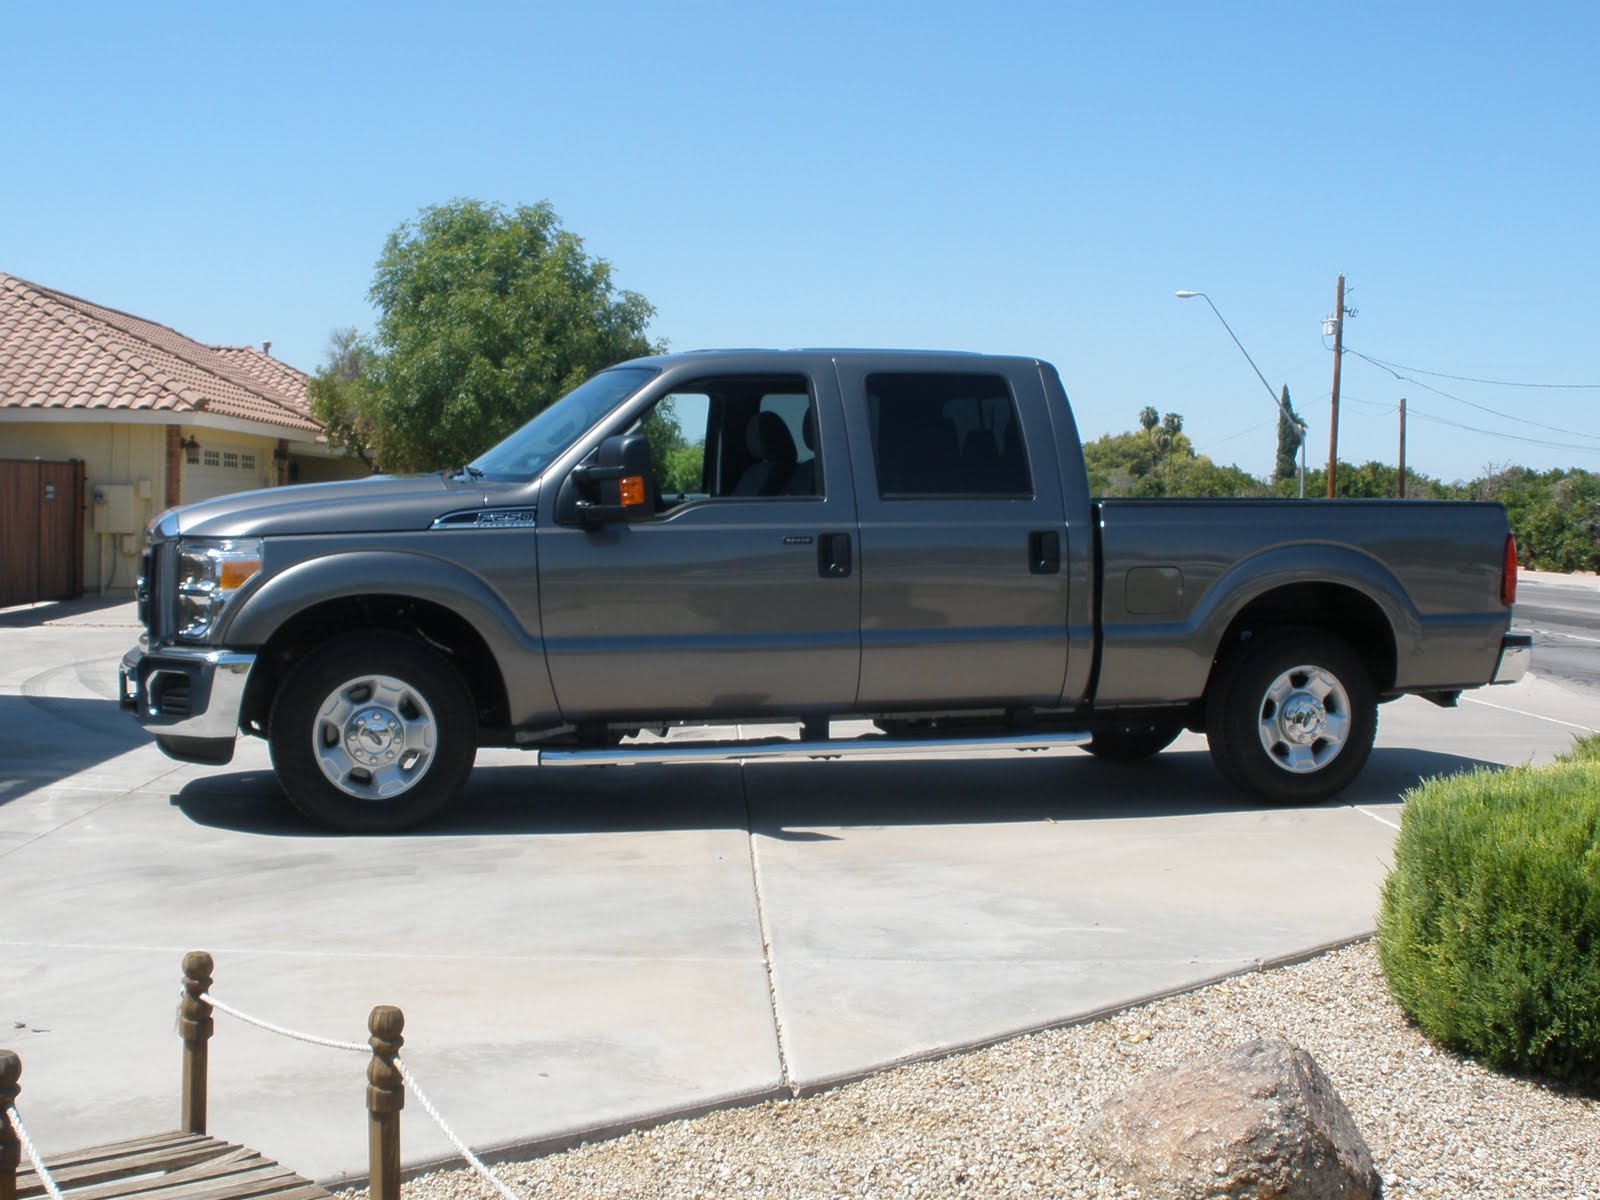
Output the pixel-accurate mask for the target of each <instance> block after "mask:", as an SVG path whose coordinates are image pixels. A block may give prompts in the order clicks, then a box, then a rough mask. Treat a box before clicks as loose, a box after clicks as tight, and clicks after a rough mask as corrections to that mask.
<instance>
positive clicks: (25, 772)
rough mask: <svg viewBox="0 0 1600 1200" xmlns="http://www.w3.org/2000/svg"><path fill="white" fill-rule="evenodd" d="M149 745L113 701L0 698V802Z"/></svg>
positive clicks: (140, 730) (32, 697) (77, 698)
mask: <svg viewBox="0 0 1600 1200" xmlns="http://www.w3.org/2000/svg"><path fill="white" fill-rule="evenodd" d="M149 745H150V736H149V734H147V733H145V731H144V730H142V729H140V728H139V727H138V725H136V724H135V723H134V722H133V720H132V719H131V718H129V717H128V715H127V714H126V713H124V712H123V711H122V710H121V709H120V708H118V707H117V702H116V701H115V700H96V699H88V698H82V697H64V696H29V695H23V696H0V804H4V803H6V802H7V801H8V800H14V799H17V798H19V797H20V796H23V795H25V794H27V793H28V792H30V791H32V790H34V789H35V788H38V787H44V786H48V785H50V784H53V783H58V782H60V781H61V780H63V779H67V778H69V777H70V776H72V775H75V774H77V773H78V772H80V771H87V770H90V769H92V768H94V767H96V766H98V765H99V764H101V763H103V762H105V761H106V760H107V759H112V758H116V757H118V756H119V755H122V754H126V753H127V752H128V751H130V750H137V749H139V748H141V747H144V746H149Z"/></svg>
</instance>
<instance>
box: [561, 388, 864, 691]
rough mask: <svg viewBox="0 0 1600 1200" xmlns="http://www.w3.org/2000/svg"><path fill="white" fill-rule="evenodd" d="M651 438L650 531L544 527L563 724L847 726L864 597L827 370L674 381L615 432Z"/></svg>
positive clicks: (641, 527) (845, 460)
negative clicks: (810, 714) (725, 720)
mask: <svg viewBox="0 0 1600 1200" xmlns="http://www.w3.org/2000/svg"><path fill="white" fill-rule="evenodd" d="M630 431H638V432H643V433H644V434H645V435H646V436H647V437H648V438H649V439H650V443H651V459H652V465H653V467H654V468H655V471H656V474H657V477H658V484H659V487H660V491H661V499H660V503H659V505H658V510H659V511H658V513H657V515H656V516H655V517H654V518H651V519H646V520H643V521H638V522H631V523H621V522H618V523H611V524H606V525H602V526H599V527H596V528H585V527H583V526H581V525H577V524H558V523H556V522H555V521H553V520H546V519H545V513H546V512H551V513H554V511H555V509H556V507H557V506H556V505H555V504H554V503H552V502H551V499H552V498H553V497H554V496H555V495H556V493H557V491H558V490H559V488H560V486H561V483H562V481H561V480H559V479H555V480H552V481H551V483H550V484H549V485H548V486H547V488H546V489H545V497H546V499H542V500H541V506H540V507H541V511H540V519H539V530H538V540H539V585H540V610H541V616H542V620H543V629H544V639H545V653H546V659H547V661H548V663H549V667H550V676H551V682H552V683H553V685H554V687H555V693H556V698H557V701H558V703H559V704H560V706H561V710H562V713H563V715H564V716H565V717H566V718H567V719H568V720H581V719H584V718H585V717H589V716H593V715H597V714H602V713H604V714H608V715H614V716H624V715H636V716H640V717H675V716H677V717H716V716H724V717H739V716H757V715H761V714H765V713H780V712H795V711H805V710H811V711H815V712H819V713H822V712H836V711H840V710H842V709H847V708H849V707H850V705H851V704H852V703H853V701H854V700H855V692H856V676H857V673H858V670H859V666H860V657H861V655H860V633H859V626H860V616H861V584H860V576H859V574H858V571H857V565H856V559H857V553H856V540H857V533H856V523H855V512H854V504H853V497H852V494H851V483H850V472H849V454H848V452H847V450H846V448H845V438H844V428H843V417H842V414H841V412H840V408H839V403H838V391H837V385H836V382H835V380H834V378H833V375H832V371H831V369H827V370H824V371H821V372H806V373H802V372H798V371H794V370H787V371H760V370H758V371H751V372H738V373H734V372H731V371H730V372H721V373H715V374H707V375H702V376H685V374H684V373H683V372H682V371H680V372H677V373H675V374H674V375H673V376H672V377H670V378H666V379H663V380H662V381H661V382H660V383H659V384H658V386H657V387H656V388H655V389H654V390H653V391H652V392H650V393H648V394H647V395H646V397H644V398H643V400H642V401H641V403H640V404H637V405H634V406H631V407H630V410H629V412H628V413H627V414H624V415H623V417H621V418H620V419H619V423H618V427H617V428H614V429H610V430H608V431H606V432H609V433H622V432H630Z"/></svg>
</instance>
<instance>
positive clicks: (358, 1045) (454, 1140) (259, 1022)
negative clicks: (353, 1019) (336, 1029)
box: [57, 992, 522, 1200]
mask: <svg viewBox="0 0 1600 1200" xmlns="http://www.w3.org/2000/svg"><path fill="white" fill-rule="evenodd" d="M186 994H187V993H186ZM199 999H200V1000H202V1001H204V1002H205V1003H206V1004H209V1005H210V1006H211V1007H212V1008H215V1009H219V1010H220V1011H222V1012H225V1013H227V1014H228V1015H229V1016H230V1017H233V1018H234V1019H235V1020H238V1021H243V1022H244V1023H245V1024H246V1025H254V1026H255V1027H256V1028H257V1029H264V1030H266V1031H267V1032H268V1033H275V1034H277V1035H278V1036H280V1037H286V1038H291V1039H293V1040H294V1041H297V1042H306V1043H308V1044H310V1045H313V1046H323V1047H326V1048H327V1049H329V1050H350V1051H354V1052H355V1053H357V1054H367V1053H369V1052H370V1053H372V1054H373V1055H374V1057H375V1058H377V1057H379V1055H380V1052H379V1050H378V1048H377V1047H376V1046H375V1045H373V1044H372V1043H368V1042H341V1041H339V1040H337V1039H336V1038H325V1037H318V1036H317V1035H316V1034H314V1033H302V1032H300V1031H299V1030H298V1029H290V1028H288V1027H287V1026H284V1025H274V1024H273V1023H272V1022H271V1021H266V1020H263V1019H262V1018H260V1017H257V1016H252V1015H251V1014H250V1013H247V1012H243V1011H241V1010H240V1009H237V1008H234V1007H233V1006H232V1005H230V1004H226V1003H224V1002H223V1001H221V1000H218V999H217V998H216V997H215V996H213V995H212V994H211V993H210V992H202V993H201V994H200V996H199ZM378 1011H379V1010H378V1009H374V1010H373V1013H374V1017H376V1014H377V1013H378ZM390 1011H392V1012H394V1013H399V1011H400V1010H399V1009H392V1010H390ZM373 1033H374V1039H375V1040H376V1038H377V1030H374V1031H373ZM396 1033H397V1034H398V1030H397V1031H396ZM395 1045H396V1048H397V1049H398V1046H399V1042H398V1039H397V1040H396V1043H395ZM388 1061H389V1062H392V1063H393V1064H394V1069H395V1072H396V1073H397V1074H398V1075H399V1077H400V1079H401V1081H402V1082H403V1083H404V1084H405V1086H406V1087H407V1088H409V1089H410V1091H411V1094H412V1095H413V1096H415V1097H416V1098H417V1103H418V1104H420V1105H422V1111H423V1112H425V1113H427V1114H428V1115H429V1116H430V1117H432V1118H433V1123H434V1124H435V1125H437V1126H438V1127H439V1129H440V1131H441V1132H443V1134H444V1136H445V1137H446V1138H448V1139H449V1140H450V1144H451V1145H452V1146H454V1147H455V1148H456V1150H457V1151H458V1152H459V1153H460V1154H461V1157H462V1158H464V1159H466V1161H467V1164H468V1165H469V1166H470V1167H472V1169H473V1170H475V1171H477V1172H478V1174H479V1175H482V1176H483V1178H484V1179H485V1180H486V1181H488V1183H489V1184H490V1185H491V1186H492V1187H493V1188H494V1189H495V1190H496V1191H497V1192H499V1193H500V1194H501V1195H502V1196H504V1197H505V1200H522V1197H521V1196H519V1195H518V1194H517V1193H516V1192H514V1191H512V1190H511V1189H510V1188H509V1187H507V1186H506V1185H505V1183H504V1182H503V1181H502V1180H501V1179H500V1177H499V1176H497V1175H496V1174H495V1173H494V1172H493V1171H491V1170H490V1169H489V1168H488V1167H487V1166H485V1165H484V1162H483V1160H482V1159H481V1158H479V1157H478V1156H477V1155H476V1154H474V1153H473V1151H472V1147H471V1146H469V1145H467V1143H466V1142H464V1141H462V1140H461V1138H460V1136H459V1135H458V1134H457V1133H456V1131H455V1130H454V1129H452V1128H450V1125H449V1124H448V1122H446V1121H445V1119H444V1117H443V1116H441V1115H440V1113H439V1110H438V1109H437V1108H436V1107H435V1106H434V1103H433V1101H431V1100H429V1099H428V1096H427V1093H425V1092H424V1091H423V1090H422V1086H421V1085H420V1084H418V1083H417V1080H416V1077H415V1076H414V1075H412V1073H411V1071H410V1068H408V1067H407V1066H406V1065H405V1063H403V1062H401V1061H400V1056H399V1055H398V1054H394V1055H392V1056H390V1057H389V1058H388ZM57 1200H59V1197H57Z"/></svg>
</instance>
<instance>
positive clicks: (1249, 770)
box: [1206, 630, 1378, 804]
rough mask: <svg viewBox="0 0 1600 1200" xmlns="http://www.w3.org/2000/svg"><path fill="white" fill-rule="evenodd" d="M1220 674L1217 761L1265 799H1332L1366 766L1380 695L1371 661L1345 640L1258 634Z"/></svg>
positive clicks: (1212, 705)
mask: <svg viewBox="0 0 1600 1200" xmlns="http://www.w3.org/2000/svg"><path fill="white" fill-rule="evenodd" d="M1217 671H1218V675H1217V677H1216V679H1215V680H1213V682H1212V686H1211V688H1210V690H1209V692H1208V693H1207V697H1206V739H1207V741H1208V742H1209V743H1210V745H1211V758H1212V760H1213V761H1214V762H1215V763H1216V764H1217V769H1218V770H1219V771H1221V772H1222V774H1223V775H1224V776H1225V777H1226V778H1227V779H1228V780H1229V781H1230V782H1232V783H1233V784H1234V785H1235V786H1237V787H1239V788H1241V789H1242V790H1244V791H1246V792H1249V793H1250V794H1251V795H1252V796H1254V797H1255V798H1256V799H1257V800H1260V801H1262V802H1264V803H1267V804H1307V803H1313V802H1315V801H1318V800H1325V799H1327V798H1328V797H1329V796H1332V795H1334V794H1336V793H1337V792H1340V791H1342V790H1343V789H1344V788H1345V787H1347V786H1349V784H1350V783H1351V782H1352V781H1353V780H1354V779H1355V777H1356V776H1357V775H1358V774H1359V773H1360V771H1361V768H1362V767H1364V766H1365V765H1366V762H1367V758H1368V756H1369V755H1370V754H1371V753H1372V742H1373V739H1374V738H1375V737H1376V736H1377V732H1378V703H1377V697H1376V694H1375V692H1374V689H1373V684H1372V677H1371V675H1370V673H1369V672H1368V671H1367V668H1366V665H1365V664H1364V663H1363V662H1362V661H1361V659H1360V658H1359V657H1357V656H1356V654H1355V652H1354V651H1353V650H1351V649H1350V647H1349V646H1348V645H1346V644H1345V643H1344V642H1342V641H1340V640H1339V639H1338V638H1335V637H1331V636H1329V635H1327V634H1324V633H1318V632H1316V631H1312V630H1281V631H1276V632H1269V633H1262V634H1258V635H1256V636H1255V637H1252V638H1250V639H1249V640H1248V641H1245V642H1243V643H1241V644H1240V645H1239V646H1238V647H1237V648H1236V649H1235V650H1234V651H1233V652H1232V653H1231V654H1230V655H1229V656H1228V657H1227V658H1226V659H1224V661H1223V662H1222V663H1221V664H1220V665H1219V666H1218V668H1217Z"/></svg>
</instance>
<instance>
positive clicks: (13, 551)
mask: <svg viewBox="0 0 1600 1200" xmlns="http://www.w3.org/2000/svg"><path fill="white" fill-rule="evenodd" d="M82 591H83V463H81V462H78V461H72V462H29V461H22V460H16V459H0V608H5V607H7V606H8V605H12V604H32V603H33V602H34V601H36V600H66V599H70V598H71V597H73V596H77V595H79V594H81V593H82Z"/></svg>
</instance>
